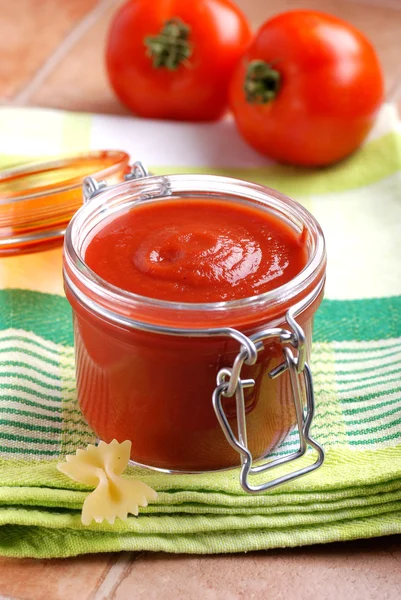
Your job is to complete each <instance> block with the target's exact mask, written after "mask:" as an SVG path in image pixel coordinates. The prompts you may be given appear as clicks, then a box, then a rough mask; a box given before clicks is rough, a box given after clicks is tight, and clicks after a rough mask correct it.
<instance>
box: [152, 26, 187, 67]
mask: <svg viewBox="0 0 401 600" xmlns="http://www.w3.org/2000/svg"><path fill="white" fill-rule="evenodd" d="M190 33H191V28H190V27H189V25H187V24H186V23H184V21H181V19H178V18H173V19H169V20H168V21H166V22H165V23H164V25H163V28H162V30H161V31H160V33H159V34H158V35H149V36H147V37H146V38H145V46H146V48H147V54H148V56H150V58H151V59H152V62H153V66H154V67H155V68H156V69H159V68H160V67H165V68H166V69H168V70H169V71H175V70H176V69H177V67H179V66H180V64H182V63H183V62H185V61H187V60H188V59H189V58H190V56H191V55H192V44H191V43H190V42H189V40H188V38H189V34H190Z"/></svg>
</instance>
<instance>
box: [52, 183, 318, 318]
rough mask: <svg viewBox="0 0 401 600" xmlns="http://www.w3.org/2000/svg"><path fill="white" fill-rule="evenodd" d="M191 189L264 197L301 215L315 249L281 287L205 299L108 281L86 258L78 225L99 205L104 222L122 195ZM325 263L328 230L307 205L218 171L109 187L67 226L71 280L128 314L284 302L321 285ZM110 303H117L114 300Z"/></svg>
mask: <svg viewBox="0 0 401 600" xmlns="http://www.w3.org/2000/svg"><path fill="white" fill-rule="evenodd" d="M210 190H212V192H211V191H210ZM185 193H187V194H192V195H196V196H197V197H200V196H202V195H206V194H208V195H209V196H210V194H211V193H214V194H216V195H217V197H219V198H223V197H224V196H226V197H227V199H231V200H233V198H237V199H241V198H243V199H245V200H250V201H252V200H254V201H258V202H259V204H261V205H263V204H264V205H267V206H269V208H272V207H273V208H275V209H280V208H281V209H282V210H283V212H284V213H286V214H287V215H288V214H290V215H291V216H293V217H296V218H298V219H299V220H300V221H301V222H302V224H303V226H306V227H307V230H308V233H309V234H310V235H311V237H312V238H313V241H314V248H313V253H312V255H311V256H310V257H309V258H308V261H307V263H306V265H305V266H304V268H303V269H302V270H301V271H300V272H299V273H297V275H296V276H295V277H294V278H292V279H291V280H290V281H288V282H286V283H285V284H283V285H281V286H278V287H276V288H274V289H272V290H269V291H267V292H264V293H262V294H258V295H254V296H249V297H247V298H240V299H236V300H228V301H220V302H202V303H195V302H176V301H169V300H161V299H158V298H151V297H147V296H141V295H139V294H136V293H134V292H129V291H126V290H123V289H121V288H119V287H117V286H115V285H113V284H111V283H109V282H107V281H106V280H104V279H103V278H102V277H100V276H99V275H97V274H96V273H95V272H94V271H93V270H92V269H90V267H88V265H87V264H86V263H85V260H84V258H83V256H82V255H81V251H80V249H79V248H78V245H79V240H78V237H79V236H78V233H79V231H78V230H79V228H82V227H83V225H84V223H85V220H86V219H87V218H89V217H90V215H91V214H92V215H93V213H95V212H96V210H97V211H100V212H102V213H103V217H102V219H101V220H100V221H99V222H101V221H102V220H103V219H104V218H107V217H108V216H110V215H104V212H105V207H107V206H108V207H109V208H110V209H112V208H113V207H114V209H115V207H116V206H117V207H118V202H117V201H116V198H118V197H120V196H122V202H123V206H124V207H126V206H127V205H128V203H130V206H131V204H132V205H134V203H135V202H137V201H139V200H143V199H144V196H145V198H146V199H147V200H148V199H151V200H159V201H162V200H163V198H165V199H171V197H172V196H174V194H176V195H178V194H180V195H184V194H185ZM135 194H136V197H135ZM129 198H130V200H129ZM113 202H114V204H113ZM124 202H125V204H124ZM120 210H121V207H120ZM325 265H326V248H325V241H324V235H323V232H322V229H321V227H320V225H319V223H318V222H317V220H316V219H315V217H314V216H313V215H312V214H311V213H310V212H309V211H308V210H307V209H306V208H304V207H303V206H302V205H301V204H299V203H298V202H296V201H295V200H292V199H290V198H288V197H287V196H285V195H284V194H281V193H280V192H278V191H276V190H273V189H271V188H268V187H266V186H263V185H261V184H257V183H252V182H248V181H245V180H241V179H234V178H231V177H223V176H217V175H206V174H194V175H188V174H178V175H162V176H157V175H151V176H147V177H142V178H140V179H136V180H133V181H126V182H124V183H121V184H117V185H116V186H112V187H110V188H106V189H103V190H101V191H100V192H99V193H98V194H97V195H96V196H95V198H94V199H92V200H90V201H88V202H87V203H86V204H85V205H84V206H82V207H81V208H80V209H79V210H78V212H77V213H76V214H75V216H74V217H73V219H72V220H71V222H70V224H69V226H68V228H67V231H66V234H65V239H64V271H65V279H66V280H67V285H69V282H70V283H71V282H73V281H74V282H75V284H76V283H78V286H79V285H82V284H83V286H84V288H85V290H86V292H88V293H89V294H90V295H91V297H92V300H93V298H95V299H96V300H95V303H96V301H100V303H101V304H102V303H103V302H104V301H106V302H107V298H108V300H110V301H111V303H112V305H113V306H114V307H115V306H118V308H119V310H120V311H122V312H123V313H126V312H127V309H128V308H129V307H131V308H133V309H134V308H135V309H137V308H138V307H140V306H141V305H143V306H145V307H146V308H150V309H153V310H155V311H158V310H167V311H172V312H174V313H177V312H178V311H179V312H181V313H187V315H189V314H190V313H199V312H202V313H205V314H209V315H211V314H212V313H222V312H227V311H236V310H243V309H244V308H245V309H247V308H250V307H252V308H253V309H258V308H262V307H264V306H266V305H269V306H270V305H273V304H283V303H285V302H286V301H287V302H288V301H289V300H291V299H294V298H296V297H297V296H299V295H300V294H301V295H302V292H303V291H304V292H305V290H307V289H308V290H309V291H310V290H311V289H312V288H313V289H316V290H318V289H321V287H322V281H323V279H324V275H325ZM316 293H318V292H316ZM106 297H107V298H106ZM91 305H93V302H91ZM109 306H111V305H110V304H109Z"/></svg>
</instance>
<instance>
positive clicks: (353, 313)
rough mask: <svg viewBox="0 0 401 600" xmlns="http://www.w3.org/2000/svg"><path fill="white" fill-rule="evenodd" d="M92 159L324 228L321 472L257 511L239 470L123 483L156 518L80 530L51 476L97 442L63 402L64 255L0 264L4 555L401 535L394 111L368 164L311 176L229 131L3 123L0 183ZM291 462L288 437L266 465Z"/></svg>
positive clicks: (59, 120)
mask: <svg viewBox="0 0 401 600" xmlns="http://www.w3.org/2000/svg"><path fill="white" fill-rule="evenodd" d="M104 148H107V149H112V148H116V149H123V150H126V151H128V152H129V153H130V154H131V156H132V159H133V160H138V159H140V160H142V161H144V162H145V163H147V164H148V166H149V167H150V169H151V170H152V171H154V172H155V173H159V174H162V173H177V172H181V173H186V172H202V173H214V174H221V175H229V176H234V177H240V178H243V179H247V180H250V181H257V182H260V183H264V184H266V185H268V186H270V187H273V188H276V189H278V190H280V191H282V192H284V193H286V194H288V195H290V196H292V197H294V198H296V199H297V200H299V201H300V202H301V203H302V204H303V205H304V206H306V207H307V208H308V209H309V210H310V211H311V212H312V213H313V214H314V215H315V216H316V218H317V219H318V221H319V222H320V223H321V225H322V227H323V230H324V232H325V236H326V240H327V248H328V256H329V263H328V277H327V286H326V298H325V300H324V301H323V304H322V306H321V308H320V309H319V311H318V313H317V315H316V320H315V331H314V346H313V355H312V367H313V373H314V381H315V389H316V417H315V421H314V425H313V431H312V434H313V435H314V436H315V437H316V439H317V440H318V441H319V442H320V443H321V444H323V445H324V447H325V449H326V461H325V464H324V466H323V467H322V468H321V469H320V470H319V471H317V472H316V473H313V474H311V475H309V476H306V477H304V478H302V479H300V480H298V481H294V482H292V483H288V484H286V485H285V486H283V487H280V488H277V489H275V490H272V491H270V492H269V493H266V494H261V495H258V496H248V495H246V494H244V493H243V492H242V491H241V490H240V489H239V485H238V471H237V470H233V471H228V472H224V473H212V474H205V475H179V476H178V475H164V474H159V473H153V472H148V471H142V470H138V469H131V471H130V473H131V474H132V475H135V476H137V477H140V478H141V479H142V480H143V481H145V482H146V483H148V484H149V485H151V486H152V487H154V488H156V489H157V491H158V493H159V497H158V500H157V502H156V503H154V504H152V505H151V506H149V507H147V508H146V509H143V510H142V511H141V514H140V517H139V518H135V517H130V518H129V519H128V520H127V521H126V522H121V521H118V522H116V524H115V525H114V526H111V525H109V524H108V523H103V524H92V525H91V526H89V527H84V526H83V525H82V524H81V522H80V509H81V507H82V503H83V500H84V498H85V497H86V494H87V489H86V488H85V487H84V486H81V485H79V484H76V483H74V482H72V481H70V480H68V479H66V478H65V477H64V476H63V475H62V474H61V473H59V472H58V471H57V470H56V463H57V461H59V460H60V457H62V456H64V455H65V454H68V453H72V452H74V451H75V450H76V449H77V448H79V447H84V446H85V445H86V444H87V443H89V442H93V441H94V436H93V434H92V432H91V431H90V430H89V429H88V427H87V425H86V424H85V422H84V421H83V419H82V418H81V415H80V411H79V408H78V405H77V402H76V394H75V379H74V360H73V337H72V328H71V313H70V309H69V305H68V303H67V301H66V299H65V298H64V296H63V292H62V280H61V269H60V266H61V253H60V250H52V251H50V252H46V253H39V254H31V255H26V256H21V257H8V258H2V259H0V554H3V555H8V556H36V557H53V556H54V557H55V556H70V555H76V554H81V553H86V552H103V551H119V550H155V551H159V550H164V551H167V552H188V553H218V552H236V551H247V550H256V549H263V548H272V547H281V546H296V545H302V544H312V543H324V542H330V541H335V540H349V539H354V538H363V537H372V536H378V535H389V534H392V533H398V532H401V476H400V475H401V382H400V375H401V261H400V256H401V153H400V134H399V125H398V120H397V115H396V112H395V109H394V107H392V106H389V105H388V106H385V107H384V108H383V110H382V112H381V114H380V116H379V119H378V122H377V125H376V127H375V129H374V131H372V133H371V135H370V137H369V139H368V141H367V142H366V144H365V145H364V146H363V148H361V149H360V150H359V151H358V152H357V153H355V154H354V155H353V156H352V157H350V158H348V159H347V160H345V161H343V162H341V163H340V164H338V165H335V166H333V167H331V168H326V169H319V170H304V169H296V168H291V167H285V166H279V165H277V164H274V163H269V162H268V161H266V160H265V159H264V158H262V157H261V156H259V155H257V154H256V153H254V152H253V151H252V150H251V149H250V148H248V147H247V146H246V145H245V144H244V143H243V142H242V140H241V139H240V138H239V136H238V135H237V133H236V131H235V128H234V126H233V123H232V121H231V120H230V119H229V118H227V119H224V120H222V121H220V122H219V123H215V124H202V125H194V124H177V123H164V122H152V121H144V120H140V119H134V118H121V117H105V116H99V115H80V114H70V113H63V112H58V111H48V110H40V109H10V108H2V109H0V162H1V164H2V165H3V166H10V165H12V164H17V163H19V162H21V161H22V160H24V159H26V158H29V159H30V160H31V159H32V158H35V157H43V156H53V155H58V154H61V153H66V152H68V153H69V152H74V151H85V150H87V149H104ZM32 274H34V276H32ZM296 448H297V434H296V432H295V431H294V432H293V433H291V434H290V436H289V437H288V438H287V440H285V441H284V442H283V443H282V445H281V446H280V447H279V448H277V449H276V451H275V452H274V455H275V456H279V455H285V454H287V453H289V452H292V451H294V450H295V449H296ZM302 460H303V463H304V464H307V463H308V462H309V461H311V460H313V457H312V456H311V455H307V456H306V457H304V458H303V459H302ZM289 468H290V467H282V471H287V470H289Z"/></svg>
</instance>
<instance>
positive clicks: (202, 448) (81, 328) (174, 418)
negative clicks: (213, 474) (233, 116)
mask: <svg viewBox="0 0 401 600" xmlns="http://www.w3.org/2000/svg"><path fill="white" fill-rule="evenodd" d="M143 174H144V175H145V176H144V177H142V178H139V179H136V180H133V181H127V182H125V183H123V184H120V185H117V186H113V187H111V188H103V189H99V186H98V184H97V183H96V181H95V180H93V179H91V178H90V180H88V181H87V182H86V184H85V185H86V190H87V202H86V204H85V205H84V206H83V207H82V208H81V209H80V210H79V211H78V213H77V214H76V215H75V216H74V218H73V219H72V221H71V223H70V225H69V226H68V228H67V232H66V236H65V243H64V285H65V292H66V295H67V298H68V300H69V302H70V304H71V306H72V309H73V321H74V336H75V349H76V367H77V391H78V400H79V404H80V407H81V410H82V412H83V414H84V416H85V418H86V420H87V422H88V424H89V425H90V426H91V427H92V429H93V430H94V431H95V433H96V435H97V436H98V437H99V438H100V439H102V440H105V441H106V442H110V441H111V440H112V439H114V438H115V439H117V440H118V441H120V442H121V441H123V440H126V439H129V440H131V442H132V452H131V458H132V460H133V461H134V462H135V463H136V464H140V465H142V466H148V467H152V468H157V469H162V470H167V471H174V472H176V471H179V472H201V471H209V470H216V469H224V468H230V467H234V466H237V465H238V463H239V457H238V453H239V454H240V456H241V463H242V471H241V484H242V487H243V488H244V489H246V491H248V492H252V493H256V492H257V491H260V490H261V489H267V487H272V486H273V485H277V484H278V483H281V482H282V480H283V478H280V481H278V480H276V481H275V482H273V483H272V482H270V483H269V484H264V485H263V486H251V485H250V484H249V482H248V479H247V477H248V475H249V474H253V473H254V472H258V471H260V470H265V469H269V468H271V465H275V464H277V463H282V462H285V461H286V460H287V458H285V459H284V460H283V459H278V460H276V461H273V462H270V463H268V464H267V465H262V466H259V467H253V464H252V461H253V459H259V458H262V457H266V456H267V455H268V454H269V453H270V452H271V450H272V449H273V448H275V447H276V446H277V445H278V444H280V442H281V441H282V440H283V439H284V438H285V437H286V436H287V435H288V433H289V432H290V430H291V429H293V427H294V425H296V424H298V427H299V432H300V439H301V445H300V451H299V452H298V453H296V456H295V458H296V457H298V456H301V455H302V454H304V453H305V451H306V448H307V446H308V444H310V445H312V446H313V447H314V448H315V449H316V450H317V451H318V454H319V456H318V459H317V461H316V463H315V464H314V466H313V467H307V468H306V469H302V470H301V471H302V473H301V472H300V471H298V472H296V475H298V474H303V473H304V472H307V471H308V470H311V469H312V468H316V467H317V466H320V464H321V462H322V460H323V451H322V450H321V448H320V447H319V446H318V444H316V442H314V441H313V440H311V438H310V436H309V426H310V422H311V419H312V417H313V391H312V381H311V377H310V371H309V367H308V365H307V361H308V356H309V349H310V346H311V338H312V328H313V316H314V313H315V311H316V310H317V308H318V306H319V304H320V302H321V299H322V295H323V288H324V280H325V267H326V253H325V244H324V238H323V234H322V231H321V229H320V226H319V225H318V223H317V222H316V220H315V219H314V217H313V216H312V215H311V214H310V213H309V212H308V211H307V210H306V209H304V208H303V207H302V206H301V205H299V204H297V203H296V202H294V201H293V200H290V199H289V198H287V197H285V196H283V195H282V194H280V193H278V192H276V191H274V190H271V189H268V188H266V187H263V186H261V185H257V184H253V183H248V182H245V181H240V180H235V179H230V178H225V177H215V176H208V175H173V176H163V177H155V176H146V173H143ZM174 197H177V198H180V197H185V198H194V197H196V198H198V199H204V200H207V199H210V198H218V199H220V200H224V201H226V202H229V203H236V202H241V203H248V204H250V205H252V206H256V207H258V208H259V209H262V210H264V211H269V212H270V213H272V214H273V215H275V217H277V218H279V219H282V220H283V221H284V222H285V223H286V224H287V225H288V224H289V225H290V226H291V227H293V228H294V230H295V231H297V232H298V233H299V235H302V236H303V240H304V243H305V246H306V248H307V255H308V260H307V264H306V266H305V268H304V269H303V270H302V271H301V272H300V273H299V274H298V275H297V276H296V277H294V279H292V280H291V281H289V282H288V283H286V284H285V285H283V286H281V287H279V288H277V289H274V290H272V291H269V292H266V293H264V294H261V295H259V296H253V297H250V298H246V299H241V300H232V301H228V302H215V303H204V304H196V303H178V302H167V301H162V300H158V299H155V298H146V297H143V296H139V295H137V294H134V293H131V292H126V291H124V290H122V289H120V288H117V287H115V286H113V285H111V284H109V283H107V282H106V281H104V280H103V279H101V278H100V277H99V276H97V275H96V274H95V273H94V272H93V271H92V270H91V269H90V268H89V267H88V266H87V265H86V264H85V259H84V256H85V249H86V247H87V245H88V243H89V241H90V239H91V236H93V233H94V231H98V230H99V229H101V228H102V226H104V225H105V224H106V223H108V222H110V219H111V218H113V217H114V216H116V215H118V214H121V212H123V211H128V210H130V209H131V208H133V207H134V206H135V204H136V203H138V202H148V203H156V204H157V203H162V202H163V201H165V200H166V199H169V200H171V199H172V198H174ZM305 404H306V408H307V410H306V412H305V411H304V407H305ZM291 458H294V456H292V457H291ZM269 465H270V466H269ZM293 476H295V475H291V477H290V476H285V477H284V480H288V479H289V478H292V477H293Z"/></svg>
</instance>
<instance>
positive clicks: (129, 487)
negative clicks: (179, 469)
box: [57, 440, 157, 525]
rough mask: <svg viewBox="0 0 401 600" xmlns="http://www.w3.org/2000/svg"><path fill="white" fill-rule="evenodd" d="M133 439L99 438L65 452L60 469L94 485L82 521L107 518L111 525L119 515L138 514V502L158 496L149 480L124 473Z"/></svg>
mask: <svg viewBox="0 0 401 600" xmlns="http://www.w3.org/2000/svg"><path fill="white" fill-rule="evenodd" d="M130 450H131V442H130V441H129V440H126V441H125V442H122V443H121V444H119V443H118V442H117V440H113V441H112V442H110V444H106V443H105V442H99V445H98V446H93V445H92V444H89V446H88V447H87V449H86V450H77V452H76V454H75V455H74V454H73V455H70V456H66V462H65V463H59V464H58V465H57V469H58V470H59V471H60V472H61V473H64V475H66V476H67V477H70V479H73V480H74V481H78V482H79V483H84V484H86V485H90V486H92V487H95V488H96V489H95V490H94V491H93V492H91V493H90V494H89V495H88V496H87V498H86V499H85V502H84V504H83V507H82V515H81V521H82V523H83V524H84V525H90V523H91V522H92V520H94V521H96V523H102V522H103V520H104V519H106V521H108V522H109V523H110V524H111V525H112V524H113V523H114V521H115V519H116V518H117V517H118V518H120V519H122V520H125V519H127V517H128V514H129V513H131V514H133V515H137V514H138V508H139V506H143V507H145V506H147V505H148V501H149V500H156V498H157V494H156V492H155V491H154V490H152V488H150V487H149V486H148V485H146V483H143V482H142V481H139V480H137V479H123V478H122V477H121V475H122V473H123V472H124V470H125V468H126V467H127V465H128V461H129V457H130Z"/></svg>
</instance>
